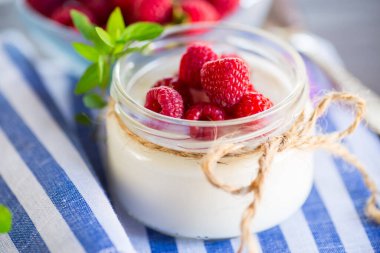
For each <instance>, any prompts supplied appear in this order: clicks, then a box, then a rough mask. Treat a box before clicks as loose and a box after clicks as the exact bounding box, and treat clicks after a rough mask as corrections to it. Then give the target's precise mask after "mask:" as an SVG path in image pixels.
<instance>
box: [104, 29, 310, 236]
mask: <svg viewBox="0 0 380 253" xmlns="http://www.w3.org/2000/svg"><path fill="white" fill-rule="evenodd" d="M198 41H206V42H207V43H209V44H210V45H211V46H212V47H213V49H214V50H215V51H216V52H218V53H237V54H239V55H241V56H242V57H243V58H244V59H245V60H246V61H247V62H248V63H249V64H250V68H251V72H252V79H253V82H254V84H255V87H256V89H258V90H259V91H261V92H263V93H264V94H265V95H266V96H268V97H270V98H271V100H272V101H273V102H274V106H273V107H272V108H271V109H269V110H267V111H264V112H262V113H259V114H256V115H252V116H249V117H245V118H240V119H233V120H225V121H217V122H211V121H189V120H183V119H175V118H170V117H166V116H164V115H160V114H157V113H154V112H152V111H149V110H147V109H145V108H144V107H143V102H144V99H145V94H146V92H147V90H148V89H149V88H150V87H151V86H152V85H153V84H154V83H155V81H157V80H159V79H161V78H163V77H168V76H172V75H173V74H175V73H176V71H177V69H178V66H179V61H180V57H181V55H182V54H183V52H184V51H185V49H186V47H187V45H188V44H189V43H192V42H198ZM308 93H309V88H308V83H307V77H306V71H305V67H304V65H303V62H302V60H301V58H300V56H299V55H298V54H297V53H296V52H295V51H294V50H293V49H291V48H289V47H288V46H287V45H285V44H284V43H282V42H281V41H278V40H277V39H276V38H273V37H272V36H270V35H268V34H266V33H264V32H262V31H260V30H256V29H252V28H247V27H244V26H240V25H230V24H219V25H215V24H197V25H185V26H176V27H173V28H170V29H168V30H167V31H166V34H165V35H164V36H163V37H162V38H160V39H158V40H156V41H154V42H153V43H152V45H151V50H150V53H148V54H146V55H141V54H138V53H136V54H132V55H128V56H127V57H125V58H123V59H121V60H120V61H119V62H118V63H117V64H116V66H115V70H114V75H113V82H112V86H111V96H112V99H113V100H114V101H115V104H114V105H112V108H110V109H111V110H113V111H114V112H115V114H108V116H107V146H108V158H109V175H110V186H111V187H112V188H113V192H114V194H115V195H116V197H117V200H118V201H120V202H121V203H122V205H123V206H124V207H125V209H126V211H127V212H128V213H129V214H130V215H131V216H133V217H135V218H136V219H137V220H139V221H141V222H142V223H144V224H146V225H147V226H150V227H152V228H154V229H157V230H159V231H162V232H164V233H167V234H171V235H176V236H178V235H179V236H184V237H192V238H214V239H216V238H227V237H233V236H237V235H239V233H240V229H239V224H240V220H241V215H242V212H243V210H244V209H245V208H246V207H247V206H248V204H249V201H251V200H252V198H253V196H251V195H249V196H232V195H230V194H229V193H226V192H223V191H222V190H220V189H216V188H214V187H213V186H211V185H210V183H209V182H208V181H207V179H206V177H205V175H203V172H202V170H201V168H200V166H199V164H200V163H199V159H196V158H187V157H181V156H177V155H173V154H170V153H167V152H163V151H160V150H157V149H152V148H149V147H146V146H143V145H142V144H141V143H140V142H138V141H136V139H134V138H131V137H130V135H128V134H127V133H126V132H125V128H127V129H129V131H131V132H132V133H134V134H135V135H137V136H139V137H140V138H142V139H144V140H146V141H148V142H151V143H154V144H157V145H159V146H162V147H165V148H169V149H172V150H177V151H183V152H187V153H205V152H207V150H208V149H209V148H210V147H211V145H213V144H214V141H213V140H207V139H194V138H192V135H191V131H192V129H194V128H196V129H197V130H204V131H210V130H211V131H213V132H214V133H215V136H217V137H218V138H219V137H223V138H222V140H218V141H222V142H226V143H237V144H241V143H243V144H245V145H247V146H251V147H255V146H257V145H259V144H260V143H262V142H265V141H266V140H268V138H270V137H273V136H276V135H279V134H282V133H283V132H285V131H286V130H287V129H288V128H289V126H290V125H291V124H292V123H293V121H294V119H295V118H296V117H297V116H298V115H299V114H300V113H301V112H302V111H303V110H304V109H305V108H306V107H308V106H310V100H309V96H308V95H309V94H308ZM115 115H117V117H116V116H115ZM257 160H258V157H257V156H256V155H250V156H246V157H242V158H224V159H223V160H222V161H221V163H220V164H218V169H217V174H218V176H220V177H221V178H223V179H224V180H225V181H226V182H228V183H231V184H234V185H246V184H248V183H249V182H250V181H251V180H252V179H253V178H254V177H255V176H256V173H257V167H258V165H257ZM312 174H313V171H312V156H311V154H310V153H307V152H304V151H299V150H290V151H285V152H282V153H280V154H278V155H277V156H276V158H275V159H274V162H273V165H272V169H271V170H270V172H269V174H268V176H267V179H266V182H265V185H264V190H263V198H262V201H261V202H260V205H259V208H258V213H257V215H256V217H255V219H254V221H253V223H252V226H253V227H252V228H253V231H256V232H257V231H261V230H264V229H267V228H269V227H271V226H274V225H276V224H278V223H279V222H281V221H282V220H284V219H285V218H287V217H288V216H289V215H291V214H292V213H293V212H295V211H296V210H297V209H298V208H299V207H300V206H301V205H302V204H303V202H304V201H305V199H306V197H307V196H308V194H309V192H310V189H311V185H312Z"/></svg>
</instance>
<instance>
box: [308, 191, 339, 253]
mask: <svg viewBox="0 0 380 253" xmlns="http://www.w3.org/2000/svg"><path fill="white" fill-rule="evenodd" d="M302 211H303V213H304V215H305V218H306V220H307V223H308V224H309V228H310V230H311V232H312V234H313V237H314V240H315V243H316V244H317V247H318V249H319V251H320V252H331V250H332V249H334V252H345V250H344V246H343V244H342V242H341V240H340V238H339V235H338V233H337V231H336V229H335V226H334V224H333V222H332V220H331V218H330V215H329V213H328V211H327V209H326V207H325V205H324V203H323V201H322V199H321V197H320V196H319V193H318V191H317V189H316V188H315V186H313V188H312V189H311V192H310V195H309V197H308V199H307V200H306V202H305V204H304V205H303V206H302Z"/></svg>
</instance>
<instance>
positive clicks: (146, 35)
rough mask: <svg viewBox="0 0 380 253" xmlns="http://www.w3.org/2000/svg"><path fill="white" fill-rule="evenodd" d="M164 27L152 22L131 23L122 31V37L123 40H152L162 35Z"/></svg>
mask: <svg viewBox="0 0 380 253" xmlns="http://www.w3.org/2000/svg"><path fill="white" fill-rule="evenodd" d="M163 31H164V27H163V26H161V25H159V24H156V23H151V22H138V23H134V24H132V25H129V26H128V27H127V28H126V29H125V30H124V31H123V33H122V35H121V39H122V40H123V41H131V40H137V41H144V40H152V39H154V38H157V37H158V36H160V35H161V33H162V32H163Z"/></svg>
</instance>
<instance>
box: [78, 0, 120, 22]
mask: <svg viewBox="0 0 380 253" xmlns="http://www.w3.org/2000/svg"><path fill="white" fill-rule="evenodd" d="M80 2H81V3H82V4H83V5H84V6H86V7H87V8H88V9H89V10H90V11H91V12H92V13H93V15H94V16H95V17H96V21H97V24H98V25H100V26H101V25H104V24H105V23H106V22H107V19H108V17H109V15H110V14H111V12H112V11H113V9H114V8H115V5H114V3H113V2H112V1H109V0H80Z"/></svg>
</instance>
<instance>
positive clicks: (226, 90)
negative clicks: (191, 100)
mask: <svg viewBox="0 0 380 253" xmlns="http://www.w3.org/2000/svg"><path fill="white" fill-rule="evenodd" d="M201 82H202V87H203V89H204V90H205V92H206V94H207V95H208V96H209V98H210V100H211V102H213V103H214V104H216V105H219V106H221V107H223V108H230V107H232V106H233V105H235V104H236V103H238V102H239V101H240V99H241V98H242V97H243V95H244V94H245V92H246V90H247V88H248V84H249V69H248V66H247V64H245V62H244V61H243V60H241V59H238V58H225V59H219V60H215V61H210V62H207V63H205V65H203V67H202V70H201Z"/></svg>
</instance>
